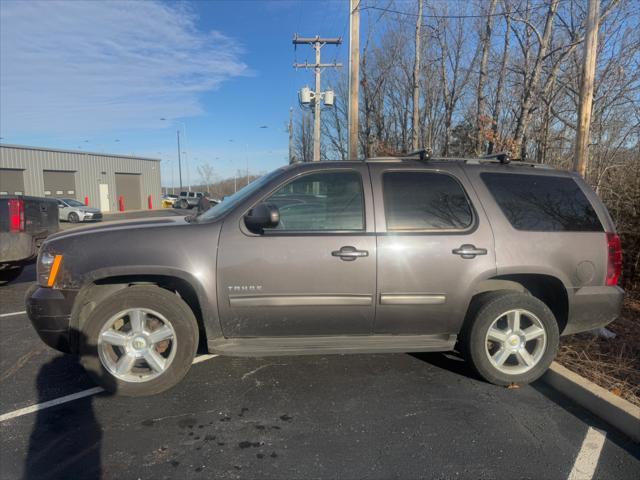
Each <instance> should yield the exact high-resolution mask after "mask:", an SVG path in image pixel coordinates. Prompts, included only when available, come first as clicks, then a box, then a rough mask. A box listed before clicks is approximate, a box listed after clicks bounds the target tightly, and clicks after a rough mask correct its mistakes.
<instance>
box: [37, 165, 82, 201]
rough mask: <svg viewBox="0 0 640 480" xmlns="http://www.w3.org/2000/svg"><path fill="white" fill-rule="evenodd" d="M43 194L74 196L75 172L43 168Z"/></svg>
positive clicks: (64, 196)
mask: <svg viewBox="0 0 640 480" xmlns="http://www.w3.org/2000/svg"><path fill="white" fill-rule="evenodd" d="M42 174H43V177H44V196H45V197H56V198H76V172H64V171H60V170H45V171H44V172H42Z"/></svg>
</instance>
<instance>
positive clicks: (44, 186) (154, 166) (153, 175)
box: [0, 145, 161, 212]
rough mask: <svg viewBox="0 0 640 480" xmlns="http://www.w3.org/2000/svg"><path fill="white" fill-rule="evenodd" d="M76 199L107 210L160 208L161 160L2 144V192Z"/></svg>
mask: <svg viewBox="0 0 640 480" xmlns="http://www.w3.org/2000/svg"><path fill="white" fill-rule="evenodd" d="M7 194H8V195H33V196H37V197H54V198H55V197H57V198H75V199H77V200H79V201H81V202H84V201H85V199H86V198H88V203H89V206H92V207H97V208H99V209H100V210H102V211H103V212H108V211H117V210H118V209H119V207H120V197H122V201H123V203H124V208H125V210H136V209H146V208H148V207H149V197H151V201H152V204H153V207H154V208H158V207H160V195H161V188H160V160H159V159H155V158H143V157H131V156H125V155H112V154H106V153H90V152H83V151H72V150H56V149H49V148H38V147H27V146H22V145H0V195H7Z"/></svg>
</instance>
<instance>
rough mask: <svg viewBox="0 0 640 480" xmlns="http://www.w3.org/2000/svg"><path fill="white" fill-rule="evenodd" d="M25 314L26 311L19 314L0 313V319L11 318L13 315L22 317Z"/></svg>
mask: <svg viewBox="0 0 640 480" xmlns="http://www.w3.org/2000/svg"><path fill="white" fill-rule="evenodd" d="M25 313H27V311H26V310H23V311H21V312H11V313H0V318H2V317H13V316H14V315H24V314H25Z"/></svg>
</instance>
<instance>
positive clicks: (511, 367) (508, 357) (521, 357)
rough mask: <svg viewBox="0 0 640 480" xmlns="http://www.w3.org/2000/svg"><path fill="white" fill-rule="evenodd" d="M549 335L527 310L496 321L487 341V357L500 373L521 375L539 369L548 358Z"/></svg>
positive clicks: (509, 313)
mask: <svg viewBox="0 0 640 480" xmlns="http://www.w3.org/2000/svg"><path fill="white" fill-rule="evenodd" d="M546 346H547V332H546V330H545V328H544V325H543V324H542V322H541V321H540V319H539V318H538V317H537V316H535V315H534V314H533V313H531V312H529V311H528V310H524V309H520V308H518V309H514V310H509V311H507V312H505V313H503V314H502V315H500V316H499V317H498V318H496V319H495V320H494V321H493V323H492V324H491V326H490V327H489V330H488V331H487V335H486V337H485V353H486V354H487V357H488V358H489V361H490V362H491V365H493V366H494V367H495V368H496V369H498V370H499V371H500V372H502V373H506V374H509V375H519V374H522V373H525V372H528V371H529V370H531V369H532V368H533V367H535V366H536V365H537V364H538V362H539V361H540V359H541V358H542V356H543V355H544V352H545V349H546Z"/></svg>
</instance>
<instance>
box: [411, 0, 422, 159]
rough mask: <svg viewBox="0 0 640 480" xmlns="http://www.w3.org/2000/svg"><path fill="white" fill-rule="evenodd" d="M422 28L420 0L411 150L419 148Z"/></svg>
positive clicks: (414, 70)
mask: <svg viewBox="0 0 640 480" xmlns="http://www.w3.org/2000/svg"><path fill="white" fill-rule="evenodd" d="M421 26H422V0H418V19H417V20H416V42H415V47H416V55H415V58H414V61H413V118H412V119H411V128H412V137H411V149H412V150H413V151H416V150H418V148H419V147H420V145H418V144H419V142H420V27H421Z"/></svg>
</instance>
